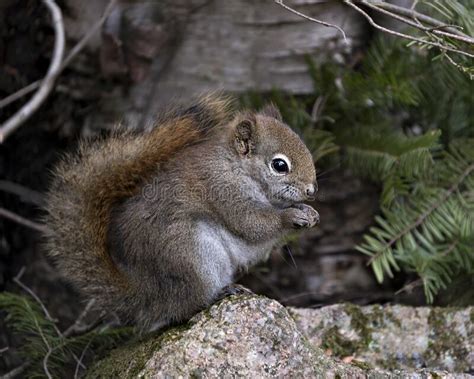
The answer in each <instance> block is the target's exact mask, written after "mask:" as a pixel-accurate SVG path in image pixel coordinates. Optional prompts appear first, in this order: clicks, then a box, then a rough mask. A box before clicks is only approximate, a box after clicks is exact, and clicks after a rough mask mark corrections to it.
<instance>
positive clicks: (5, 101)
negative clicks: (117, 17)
mask: <svg viewBox="0 0 474 379" xmlns="http://www.w3.org/2000/svg"><path fill="white" fill-rule="evenodd" d="M116 3H117V0H110V2H109V4H108V5H107V7H106V8H105V11H104V13H103V15H102V17H101V18H100V19H99V20H98V21H97V23H96V24H94V25H93V26H92V27H91V28H90V29H89V31H88V32H87V33H86V34H85V35H84V36H83V37H82V38H81V39H80V40H79V42H78V43H77V44H76V45H75V46H74V47H73V48H72V50H71V51H70V52H69V54H68V55H67V56H66V58H65V59H64V61H62V63H61V65H60V66H59V69H58V72H57V75H59V74H60V73H61V72H62V71H63V70H64V69H65V68H66V67H67V66H68V65H69V63H71V61H72V60H73V59H74V58H75V57H76V55H77V54H78V53H79V52H80V51H81V50H82V49H83V48H84V46H86V44H87V42H88V41H89V40H90V39H91V38H92V37H93V36H94V35H95V34H96V33H97V31H98V30H99V29H100V27H101V26H102V24H103V23H104V22H105V20H107V17H108V16H109V15H110V13H111V12H112V10H113V8H114V6H115V4H116ZM43 81H44V80H43ZM43 81H41V80H38V81H36V82H33V83H31V84H29V85H27V86H26V87H24V88H22V89H20V90H19V91H17V92H15V93H13V94H11V95H10V96H8V97H6V98H4V99H2V100H0V109H1V108H3V107H5V106H7V105H9V104H11V103H12V102H14V101H16V100H18V99H21V98H22V97H23V96H25V95H27V94H29V93H30V92H33V91H34V90H35V89H37V88H38V87H40V85H41V84H42V83H43ZM1 142H2V139H1V134H0V143H1Z"/></svg>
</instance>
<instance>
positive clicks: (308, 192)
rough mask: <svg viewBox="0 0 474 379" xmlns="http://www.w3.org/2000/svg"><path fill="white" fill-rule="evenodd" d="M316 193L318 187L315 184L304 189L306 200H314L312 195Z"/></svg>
mask: <svg viewBox="0 0 474 379" xmlns="http://www.w3.org/2000/svg"><path fill="white" fill-rule="evenodd" d="M317 191H318V185H317V184H316V183H314V184H310V185H309V186H308V187H307V188H306V195H307V196H308V198H310V199H314V195H315V194H316V192H317Z"/></svg>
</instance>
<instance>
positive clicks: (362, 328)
mask: <svg viewBox="0 0 474 379" xmlns="http://www.w3.org/2000/svg"><path fill="white" fill-rule="evenodd" d="M290 313H291V314H292V315H293V317H294V318H295V320H296V323H297V325H298V328H299V330H300V331H301V332H302V333H303V334H304V335H305V336H306V337H307V338H308V339H309V341H310V343H311V344H312V345H314V346H321V347H323V349H326V350H330V351H332V353H333V354H334V355H336V356H338V357H341V358H343V357H353V358H354V359H357V360H361V361H364V362H366V363H369V364H370V365H372V366H375V367H380V368H384V369H400V368H401V369H418V368H422V367H429V368H430V369H436V370H447V371H449V372H473V371H474V349H473V345H474V325H473V323H472V319H473V317H474V307H468V308H436V307H435V308H433V307H418V308H414V307H408V306H402V305H389V306H380V305H372V306H364V307H358V306H355V305H352V304H338V305H333V306H327V307H323V308H321V309H290Z"/></svg>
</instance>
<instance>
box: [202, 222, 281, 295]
mask: <svg viewBox="0 0 474 379" xmlns="http://www.w3.org/2000/svg"><path fill="white" fill-rule="evenodd" d="M196 238H197V242H198V246H199V248H198V254H200V255H201V258H202V259H200V262H202V266H201V267H200V271H201V274H202V275H203V278H204V279H205V280H206V281H209V283H208V284H209V285H210V287H212V288H217V289H221V288H223V287H225V286H226V285H228V284H230V283H232V280H233V277H234V274H235V272H236V271H237V270H238V269H239V268H244V269H245V268H247V267H249V266H251V265H253V264H255V263H257V262H259V261H262V260H264V259H265V258H267V257H268V254H269V253H270V250H271V248H272V246H273V245H274V243H275V241H274V240H273V241H266V242H264V243H260V244H248V243H247V242H246V241H244V240H242V239H241V238H239V237H237V236H235V235H234V234H232V233H231V232H230V231H228V230H227V229H225V228H223V227H221V226H217V225H215V224H213V223H209V222H205V221H201V222H199V223H198V227H197V234H196Z"/></svg>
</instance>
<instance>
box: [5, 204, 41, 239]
mask: <svg viewBox="0 0 474 379" xmlns="http://www.w3.org/2000/svg"><path fill="white" fill-rule="evenodd" d="M0 217H5V218H7V219H9V220H11V221H14V222H16V223H17V224H20V225H23V226H26V227H27V228H30V229H33V230H36V231H38V232H41V233H45V232H47V231H48V228H47V227H46V226H45V225H42V224H38V223H37V222H34V221H30V220H27V219H26V218H24V217H21V216H19V215H17V214H16V213H13V212H10V211H9V210H7V209H5V208H1V207H0Z"/></svg>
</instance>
